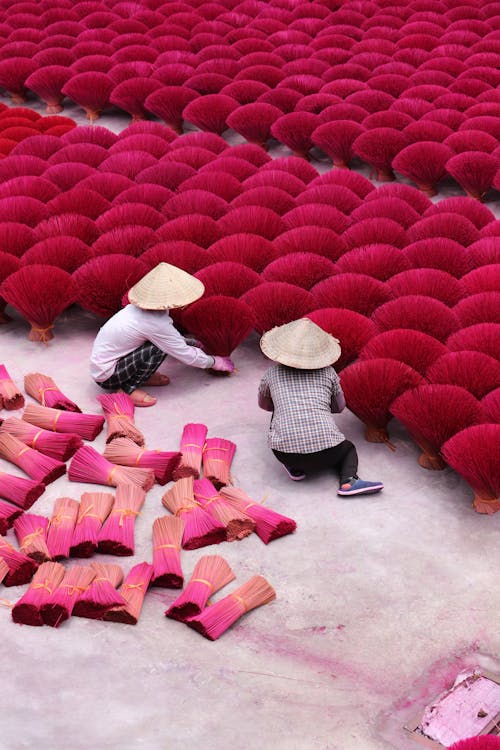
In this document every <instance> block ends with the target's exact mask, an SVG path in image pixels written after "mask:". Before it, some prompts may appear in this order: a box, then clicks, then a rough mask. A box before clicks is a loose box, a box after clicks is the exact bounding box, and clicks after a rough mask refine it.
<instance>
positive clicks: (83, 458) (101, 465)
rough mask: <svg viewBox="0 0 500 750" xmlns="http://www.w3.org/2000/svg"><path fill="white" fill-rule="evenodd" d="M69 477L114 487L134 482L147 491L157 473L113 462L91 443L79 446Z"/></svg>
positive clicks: (73, 479) (76, 480)
mask: <svg viewBox="0 0 500 750" xmlns="http://www.w3.org/2000/svg"><path fill="white" fill-rule="evenodd" d="M68 479H69V480H70V481H72V482H91V483H93V484H105V485H108V486H114V487H119V486H120V485H121V484H133V485H135V486H137V487H140V488H141V489H143V490H144V491H145V492H147V491H148V490H150V489H151V487H152V486H153V485H154V483H155V475H154V473H153V471H152V470H151V469H138V468H135V467H134V468H130V467H128V466H118V465H117V464H112V463H111V462H110V461H108V460H107V459H106V458H104V456H101V454H100V453H98V452H97V451H96V450H94V448H92V447H91V446H90V445H84V446H83V447H82V448H79V449H78V450H77V452H76V453H75V455H74V456H73V458H72V459H71V463H70V465H69V468H68Z"/></svg>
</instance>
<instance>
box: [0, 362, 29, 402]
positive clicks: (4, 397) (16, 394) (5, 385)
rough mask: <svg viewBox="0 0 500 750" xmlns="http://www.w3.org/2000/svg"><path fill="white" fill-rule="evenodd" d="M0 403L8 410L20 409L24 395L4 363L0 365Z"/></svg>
mask: <svg viewBox="0 0 500 750" xmlns="http://www.w3.org/2000/svg"><path fill="white" fill-rule="evenodd" d="M0 403H3V408H4V409H8V410H13V409H22V408H23V406H24V396H23V394H22V393H21V391H20V390H19V388H18V387H17V386H16V384H15V383H14V381H13V380H12V378H11V377H10V375H9V373H8V372H7V368H6V367H5V365H0Z"/></svg>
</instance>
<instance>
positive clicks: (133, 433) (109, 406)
mask: <svg viewBox="0 0 500 750" xmlns="http://www.w3.org/2000/svg"><path fill="white" fill-rule="evenodd" d="M97 400H98V401H99V403H100V404H101V406H102V408H103V411H104V414H105V416H106V423H107V427H108V434H107V436H106V442H107V443H109V442H111V440H114V439H115V438H119V437H128V438H130V439H131V440H133V441H134V443H137V445H140V446H143V445H144V435H143V434H142V432H141V431H140V430H138V429H137V427H136V426H135V424H134V409H135V406H134V402H133V401H132V399H131V398H130V396H129V395H128V394H126V393H105V394H103V395H101V396H98V397H97Z"/></svg>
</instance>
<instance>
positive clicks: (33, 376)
mask: <svg viewBox="0 0 500 750" xmlns="http://www.w3.org/2000/svg"><path fill="white" fill-rule="evenodd" d="M24 390H25V391H26V393H28V394H29V395H30V396H32V397H33V398H34V399H35V401H38V402H39V403H40V404H41V405H42V406H49V407H53V408H54V409H62V410H63V411H76V412H81V411H82V410H81V409H80V407H79V406H77V404H75V402H74V401H71V399H69V398H68V397H67V396H65V395H64V393H62V391H60V390H59V388H58V387H57V385H56V384H55V383H54V381H53V380H52V378H49V376H48V375H42V374H41V373H40V372H32V373H30V374H29V375H25V376H24Z"/></svg>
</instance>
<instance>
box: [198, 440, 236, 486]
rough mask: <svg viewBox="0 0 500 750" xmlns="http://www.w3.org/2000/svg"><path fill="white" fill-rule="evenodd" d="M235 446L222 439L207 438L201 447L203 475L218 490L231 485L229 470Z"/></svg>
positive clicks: (229, 441)
mask: <svg viewBox="0 0 500 750" xmlns="http://www.w3.org/2000/svg"><path fill="white" fill-rule="evenodd" d="M235 452H236V444H235V443H233V442H231V440H225V439H224V438H217V437H214V438H207V439H206V440H205V445H204V447H203V454H202V462H203V475H204V476H205V477H206V478H207V479H210V481H211V482H212V484H213V485H214V487H216V489H219V488H220V487H223V486H224V485H225V484H231V474H230V468H231V463H232V460H233V458H234V454H235Z"/></svg>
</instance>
